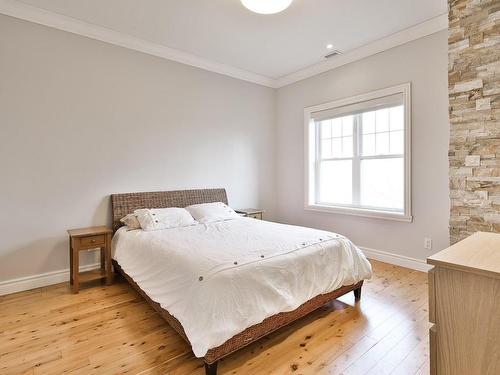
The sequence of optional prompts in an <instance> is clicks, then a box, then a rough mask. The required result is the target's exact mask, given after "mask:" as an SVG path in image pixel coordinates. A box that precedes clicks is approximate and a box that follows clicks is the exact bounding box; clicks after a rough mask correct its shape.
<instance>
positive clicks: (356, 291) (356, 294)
mask: <svg viewBox="0 0 500 375" xmlns="http://www.w3.org/2000/svg"><path fill="white" fill-rule="evenodd" d="M353 292H354V300H355V301H359V300H360V299H361V287H359V288H357V289H354V290H353Z"/></svg>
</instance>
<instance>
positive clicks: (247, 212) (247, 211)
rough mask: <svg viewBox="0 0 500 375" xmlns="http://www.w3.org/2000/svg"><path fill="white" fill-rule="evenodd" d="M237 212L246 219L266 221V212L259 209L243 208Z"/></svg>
mask: <svg viewBox="0 0 500 375" xmlns="http://www.w3.org/2000/svg"><path fill="white" fill-rule="evenodd" d="M236 212H237V213H239V214H241V215H243V216H244V217H251V218H254V219H258V220H263V219H264V210H261V209H258V208H241V209H238V210H236Z"/></svg>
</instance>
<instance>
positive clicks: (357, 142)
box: [305, 83, 412, 221]
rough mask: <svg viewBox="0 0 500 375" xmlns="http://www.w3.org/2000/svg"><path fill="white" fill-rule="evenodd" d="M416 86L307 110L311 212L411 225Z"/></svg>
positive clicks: (307, 170)
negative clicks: (413, 95)
mask: <svg viewBox="0 0 500 375" xmlns="http://www.w3.org/2000/svg"><path fill="white" fill-rule="evenodd" d="M410 113H411V109H410V84H409V83H408V84H404V85H400V86H396V87H391V88H387V89H383V90H379V91H376V92H371V93H368V94H364V95H360V96H356V97H353V98H349V99H342V100H339V101H335V102H332V103H326V104H321V105H318V106H314V107H309V108H306V109H305V121H306V124H305V125H306V132H305V135H306V157H307V163H306V204H305V206H306V209H313V210H322V211H331V212H340V213H346V214H353V215H361V216H370V217H380V218H386V219H394V220H401V221H411V220H412V217H411V194H410V193H411V192H410V190H411V185H410V176H411V174H410V166H411V163H410V145H411V142H410V134H411V130H410V129H411V127H410V117H411V116H410Z"/></svg>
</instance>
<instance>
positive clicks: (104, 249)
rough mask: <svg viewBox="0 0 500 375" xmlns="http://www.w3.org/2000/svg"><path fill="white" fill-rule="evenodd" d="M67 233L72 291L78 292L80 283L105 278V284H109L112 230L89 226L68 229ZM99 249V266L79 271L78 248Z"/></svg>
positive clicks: (110, 276)
mask: <svg viewBox="0 0 500 375" xmlns="http://www.w3.org/2000/svg"><path fill="white" fill-rule="evenodd" d="M68 234H69V258H70V262H69V269H70V271H69V273H70V280H69V282H70V284H71V285H72V286H73V293H78V290H79V289H80V283H81V282H86V281H91V280H97V279H106V284H108V285H109V284H111V282H112V277H113V274H112V272H111V236H112V235H113V231H112V230H111V229H109V228H108V227H105V226H101V227H90V228H79V229H70V230H68ZM91 249H100V250H101V268H100V269H97V270H92V271H88V272H82V273H80V272H79V253H80V250H91Z"/></svg>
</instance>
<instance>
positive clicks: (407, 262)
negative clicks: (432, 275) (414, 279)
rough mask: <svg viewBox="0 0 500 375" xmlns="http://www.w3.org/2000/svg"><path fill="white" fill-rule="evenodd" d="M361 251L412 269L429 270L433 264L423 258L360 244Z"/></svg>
mask: <svg viewBox="0 0 500 375" xmlns="http://www.w3.org/2000/svg"><path fill="white" fill-rule="evenodd" d="M359 248H360V249H361V251H363V253H364V254H365V255H366V257H367V258H368V259H374V260H379V261H381V262H384V263H389V264H394V265H396V266H400V267H405V268H410V269H412V270H416V271H421V272H428V271H429V269H430V268H431V267H432V266H429V265H428V264H427V263H425V261H424V260H422V259H416V258H410V257H407V256H404V255H398V254H394V253H389V252H387V251H382V250H375V249H370V248H367V247H362V246H359Z"/></svg>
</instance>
